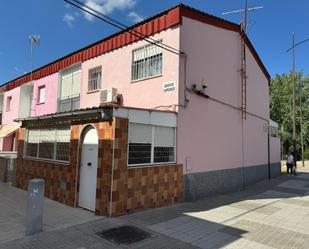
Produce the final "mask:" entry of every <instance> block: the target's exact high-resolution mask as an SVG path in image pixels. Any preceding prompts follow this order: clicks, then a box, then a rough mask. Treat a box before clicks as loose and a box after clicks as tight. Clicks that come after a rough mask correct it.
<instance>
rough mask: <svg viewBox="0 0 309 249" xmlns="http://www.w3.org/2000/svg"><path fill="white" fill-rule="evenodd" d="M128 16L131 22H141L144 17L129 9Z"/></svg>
mask: <svg viewBox="0 0 309 249" xmlns="http://www.w3.org/2000/svg"><path fill="white" fill-rule="evenodd" d="M128 17H129V18H130V19H131V20H132V22H134V23H137V22H141V21H143V20H144V17H142V16H140V15H139V14H137V13H136V12H134V11H131V12H130V13H129V14H128Z"/></svg>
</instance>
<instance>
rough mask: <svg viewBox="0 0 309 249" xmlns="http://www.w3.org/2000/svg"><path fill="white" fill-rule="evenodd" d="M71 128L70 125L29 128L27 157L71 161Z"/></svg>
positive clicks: (26, 145)
mask: <svg viewBox="0 0 309 249" xmlns="http://www.w3.org/2000/svg"><path fill="white" fill-rule="evenodd" d="M70 137H71V130H70V127H69V126H65V127H57V128H42V129H29V130H28V131H27V137H26V141H25V151H24V154H25V156H27V157H32V158H39V159H50V160H57V161H65V162H67V161H69V155H70V151H69V147H70Z"/></svg>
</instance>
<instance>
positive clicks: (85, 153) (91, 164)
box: [78, 125, 99, 211]
mask: <svg viewBox="0 0 309 249" xmlns="http://www.w3.org/2000/svg"><path fill="white" fill-rule="evenodd" d="M98 149H99V139H98V133H97V131H96V129H95V128H94V127H93V126H90V125H89V126H87V127H86V128H85V129H84V131H83V142H82V145H81V160H80V178H79V199H78V205H79V206H80V207H83V208H86V209H89V210H92V211H95V203H96V185H97V169H98Z"/></svg>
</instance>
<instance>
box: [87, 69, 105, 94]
mask: <svg viewBox="0 0 309 249" xmlns="http://www.w3.org/2000/svg"><path fill="white" fill-rule="evenodd" d="M101 79H102V67H101V66H100V67H95V68H92V69H89V74H88V91H89V92H90V91H95V90H98V89H100V88H101Z"/></svg>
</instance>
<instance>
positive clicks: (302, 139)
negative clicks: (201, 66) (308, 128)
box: [299, 79, 305, 167]
mask: <svg viewBox="0 0 309 249" xmlns="http://www.w3.org/2000/svg"><path fill="white" fill-rule="evenodd" d="M301 82H302V81H301V79H300V80H299V122H300V144H301V161H302V166H303V167H305V161H304V138H303V111H302V86H301V84H302V83H301Z"/></svg>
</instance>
